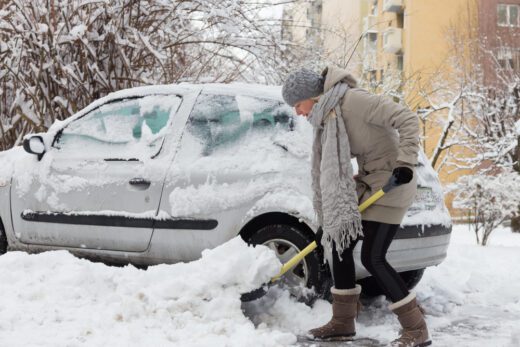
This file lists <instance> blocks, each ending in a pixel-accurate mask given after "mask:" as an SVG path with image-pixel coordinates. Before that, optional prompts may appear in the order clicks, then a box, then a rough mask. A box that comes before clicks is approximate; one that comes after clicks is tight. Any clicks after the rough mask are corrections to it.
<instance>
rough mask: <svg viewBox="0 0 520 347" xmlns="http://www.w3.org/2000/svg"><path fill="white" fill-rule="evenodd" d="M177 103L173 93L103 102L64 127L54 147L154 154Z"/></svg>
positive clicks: (109, 154) (100, 153)
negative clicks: (103, 103)
mask: <svg viewBox="0 0 520 347" xmlns="http://www.w3.org/2000/svg"><path fill="white" fill-rule="evenodd" d="M180 103H181V98H180V97H178V96H175V95H152V96H146V97H139V98H132V99H125V100H118V101H116V102H111V103H108V104H105V105H103V106H101V107H99V108H97V109H95V110H93V111H92V112H90V113H88V114H86V115H85V116H83V117H81V118H79V119H77V120H75V121H73V122H71V123H70V124H69V125H68V126H67V127H65V128H64V129H63V131H62V133H61V135H60V136H59V138H58V140H57V143H56V144H55V146H56V147H57V148H59V149H60V150H62V151H68V150H70V151H78V150H81V152H82V153H85V151H88V153H87V155H88V156H89V157H103V158H105V159H107V158H120V159H125V158H126V159H128V158H135V157H138V156H139V155H140V154H141V155H144V156H153V155H155V154H156V153H157V152H158V151H159V149H160V146H161V144H162V140H163V139H164V135H165V129H166V126H167V124H169V122H170V120H171V118H172V115H173V114H174V113H175V112H176V110H177V109H178V107H179V105H180Z"/></svg>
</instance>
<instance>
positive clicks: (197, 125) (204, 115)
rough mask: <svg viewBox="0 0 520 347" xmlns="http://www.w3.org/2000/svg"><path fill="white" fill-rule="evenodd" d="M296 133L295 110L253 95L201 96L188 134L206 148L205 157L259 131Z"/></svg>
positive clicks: (194, 110) (189, 122)
mask: <svg viewBox="0 0 520 347" xmlns="http://www.w3.org/2000/svg"><path fill="white" fill-rule="evenodd" d="M275 129H278V130H287V131H288V130H292V129H293V117H292V113H291V110H290V109H288V108H287V107H286V106H285V105H284V104H283V103H281V102H279V101H277V100H269V99H261V98H254V97H249V96H242V95H237V96H229V95H215V94H201V95H200V96H199V97H198V99H197V103H196V105H195V107H194V108H193V110H192V113H191V114H190V118H189V121H188V126H187V131H188V133H189V134H190V135H192V136H193V137H195V138H196V139H198V141H199V143H200V144H201V145H202V150H201V151H202V153H201V155H202V156H207V155H210V154H211V153H213V152H214V151H215V150H218V149H219V148H224V147H225V146H228V145H232V144H233V143H236V142H237V141H239V140H241V139H243V138H244V137H245V136H247V135H248V134H249V135H251V134H254V133H256V132H264V131H274V130H275Z"/></svg>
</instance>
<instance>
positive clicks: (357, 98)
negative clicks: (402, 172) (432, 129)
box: [322, 67, 419, 224]
mask: <svg viewBox="0 0 520 347" xmlns="http://www.w3.org/2000/svg"><path fill="white" fill-rule="evenodd" d="M322 74H323V75H324V76H325V85H324V92H327V91H328V90H329V89H330V88H332V87H333V86H334V85H335V84H336V83H337V82H339V81H344V82H346V83H348V84H349V86H350V87H351V88H350V89H349V90H348V91H347V92H346V94H345V96H344V97H343V101H342V106H341V111H342V116H343V120H344V121H345V127H346V129H347V133H348V137H349V143H350V151H351V155H352V157H355V158H356V160H357V163H358V167H359V172H358V176H357V177H356V183H357V192H358V197H359V203H362V202H363V201H365V200H366V199H368V197H370V195H372V194H374V193H375V192H376V191H378V190H379V189H380V188H382V187H383V186H384V185H385V184H386V183H387V182H388V179H389V178H390V176H391V174H392V170H393V169H394V168H396V167H398V166H407V167H409V168H411V169H412V170H413V171H414V177H413V179H412V181H411V182H410V183H408V184H404V185H402V186H399V187H397V188H394V189H393V190H392V191H390V192H389V193H387V194H385V196H383V197H382V198H381V199H379V200H378V201H376V202H375V203H374V205H372V206H371V207H369V208H368V209H367V210H365V212H364V213H363V214H362V219H363V220H367V221H376V222H381V223H388V224H401V221H402V219H403V217H404V215H405V214H406V211H407V210H408V207H409V206H410V205H411V203H412V202H413V200H414V197H415V193H416V190H417V175H416V173H415V169H414V166H415V165H416V164H417V156H418V151H419V121H418V118H417V115H416V114H415V113H413V112H412V111H410V110H409V109H407V108H406V107H403V106H401V105H399V104H397V103H395V102H393V101H392V100H391V99H389V98H388V97H387V96H383V95H376V94H372V93H369V92H368V91H366V90H364V89H361V88H357V85H356V81H355V79H354V78H353V77H352V76H351V75H350V74H349V73H347V72H346V71H345V70H342V69H339V68H336V67H328V68H327V69H325V70H324V71H323V73H322Z"/></svg>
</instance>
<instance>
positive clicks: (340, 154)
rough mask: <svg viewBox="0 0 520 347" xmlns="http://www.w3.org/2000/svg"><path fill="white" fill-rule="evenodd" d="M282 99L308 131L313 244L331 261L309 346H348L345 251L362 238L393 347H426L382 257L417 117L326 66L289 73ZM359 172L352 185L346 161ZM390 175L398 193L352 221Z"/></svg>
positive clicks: (406, 182) (415, 138)
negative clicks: (326, 310)
mask: <svg viewBox="0 0 520 347" xmlns="http://www.w3.org/2000/svg"><path fill="white" fill-rule="evenodd" d="M282 95H283V98H284V100H285V101H286V102H287V103H288V104H289V105H291V106H293V107H295V109H296V113H297V114H298V115H302V116H304V117H307V119H308V120H309V122H310V123H311V124H312V125H313V127H314V143H313V155H312V187H313V191H314V200H313V203H314V209H315V211H316V214H317V216H318V221H319V223H320V225H321V226H322V229H323V237H322V240H317V241H318V242H320V241H321V244H322V246H323V248H324V249H325V251H326V252H330V253H328V254H332V275H333V279H334V287H332V288H331V293H332V297H333V303H332V319H331V320H330V322H329V323H327V324H326V325H324V326H322V327H320V328H316V329H313V330H311V331H310V332H309V335H310V337H311V338H312V339H326V340H348V339H352V337H353V336H354V335H355V333H356V331H355V317H356V316H357V311H358V300H359V295H360V293H361V287H360V286H359V285H356V283H355V280H356V274H355V268H354V260H353V257H352V251H353V249H354V247H355V245H356V243H357V241H358V239H359V237H360V236H363V244H362V249H361V261H362V263H363V265H364V266H365V268H366V269H367V270H368V271H369V272H370V274H371V275H372V276H373V277H374V278H375V279H376V281H377V283H378V284H379V286H380V287H381V288H382V289H383V290H384V291H385V293H386V296H387V298H388V299H390V300H391V301H392V304H391V305H390V309H391V310H392V311H393V312H394V313H395V314H396V315H397V317H398V320H399V322H400V323H401V325H402V327H403V329H402V331H401V332H402V333H401V336H400V337H399V338H398V339H396V340H395V341H393V342H392V345H393V346H399V347H404V346H411V347H412V346H413V347H418V346H427V345H430V344H431V341H430V339H429V336H428V329H427V327H426V322H425V320H424V316H423V313H422V311H421V309H420V307H419V306H418V304H417V302H416V297H415V293H410V292H409V291H408V289H407V287H406V285H405V283H404V282H403V280H402V279H401V277H400V276H399V275H398V274H397V272H396V271H395V270H394V269H393V268H392V267H391V266H390V264H388V262H387V261H386V252H387V250H388V247H389V246H390V243H391V242H392V239H393V238H394V236H395V234H396V232H397V229H398V228H399V225H400V224H401V221H402V219H403V217H404V215H405V213H406V211H407V209H408V207H409V206H410V204H411V203H412V201H413V199H414V196H415V192H416V189H417V188H416V186H417V184H416V180H417V179H416V175H414V166H415V165H416V164H417V154H418V150H419V124H418V119H417V116H416V115H415V114H414V113H412V112H411V111H409V110H408V109H406V108H404V107H402V106H400V105H398V104H396V103H394V102H392V101H391V100H389V99H387V98H386V97H384V96H378V95H374V94H370V93H369V92H367V91H365V90H363V89H360V88H357V87H356V81H355V79H354V78H353V77H352V76H351V75H349V74H348V73H347V72H346V71H344V70H342V69H338V68H335V67H329V68H327V69H325V70H324V71H323V73H322V74H321V75H320V74H318V73H315V72H313V71H311V70H308V69H300V70H297V71H294V72H293V73H291V74H290V75H289V76H288V78H287V80H286V81H285V83H284V86H283V88H282ZM351 156H354V157H355V158H356V160H357V163H358V167H359V173H358V175H357V176H356V178H355V179H354V178H353V174H352V166H351V163H350V157H351ZM391 176H393V179H394V182H395V183H397V184H398V185H399V186H398V187H397V188H394V189H393V190H392V191H390V192H388V193H387V194H385V196H383V197H382V198H381V199H379V200H378V201H377V202H376V203H375V204H373V205H372V206H371V207H369V208H368V209H367V210H365V211H364V212H363V214H361V215H360V213H359V211H358V204H359V203H362V202H363V201H365V200H366V199H367V198H368V197H369V196H370V195H371V194H373V193H374V192H376V191H377V190H379V189H380V188H381V187H382V186H384V185H385V184H386V183H387V182H388V181H389V179H390V178H391Z"/></svg>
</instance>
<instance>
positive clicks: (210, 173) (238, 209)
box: [151, 93, 293, 261]
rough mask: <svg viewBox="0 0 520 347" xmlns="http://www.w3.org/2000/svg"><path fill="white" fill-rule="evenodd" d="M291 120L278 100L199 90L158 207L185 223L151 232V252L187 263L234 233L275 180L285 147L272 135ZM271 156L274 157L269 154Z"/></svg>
mask: <svg viewBox="0 0 520 347" xmlns="http://www.w3.org/2000/svg"><path fill="white" fill-rule="evenodd" d="M292 120H293V118H292V115H291V110H290V109H289V108H287V107H285V106H284V105H283V104H282V103H281V102H280V101H278V100H268V99H259V98H253V97H249V96H241V95H237V96H235V95H220V94H211V93H203V94H200V95H199V97H198V99H197V102H196V104H195V106H194V108H193V110H192V112H191V114H190V117H189V119H188V122H187V125H186V128H185V131H184V133H183V135H182V140H181V144H180V148H179V152H178V153H177V155H176V156H175V158H174V161H173V163H172V165H171V168H170V170H169V171H168V174H167V181H166V182H165V188H164V192H163V198H162V199H161V206H160V210H161V211H162V212H163V213H165V214H167V215H168V216H170V217H171V218H178V219H185V220H189V221H191V226H189V227H187V226H185V227H179V228H177V229H176V230H168V229H167V228H165V229H156V230H154V235H153V240H152V247H151V252H152V253H153V254H154V256H155V257H157V258H161V259H175V260H177V261H189V260H193V259H197V258H199V257H200V256H201V252H202V250H204V249H207V248H213V247H216V246H218V245H220V244H222V243H224V242H226V241H227V240H229V239H231V238H232V237H234V236H236V235H237V233H238V231H239V230H240V228H241V227H242V222H243V220H244V219H245V218H246V213H247V212H248V211H249V210H250V209H251V208H252V206H253V205H254V203H255V202H256V201H257V200H258V199H260V198H261V197H263V196H264V195H265V194H266V193H269V192H272V191H273V189H275V185H276V184H279V183H280V182H281V181H282V180H281V179H280V180H276V179H273V175H277V174H278V173H279V171H280V167H279V165H281V163H282V162H283V155H285V154H286V152H285V151H284V149H282V148H280V147H279V146H277V145H276V144H274V142H273V137H274V136H275V135H276V134H277V133H278V132H279V130H280V129H281V128H289V127H291V122H292ZM280 131H281V130H280ZM277 155H280V159H273V156H277ZM267 158H270V159H271V160H269V163H267V160H266V159H267Z"/></svg>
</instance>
